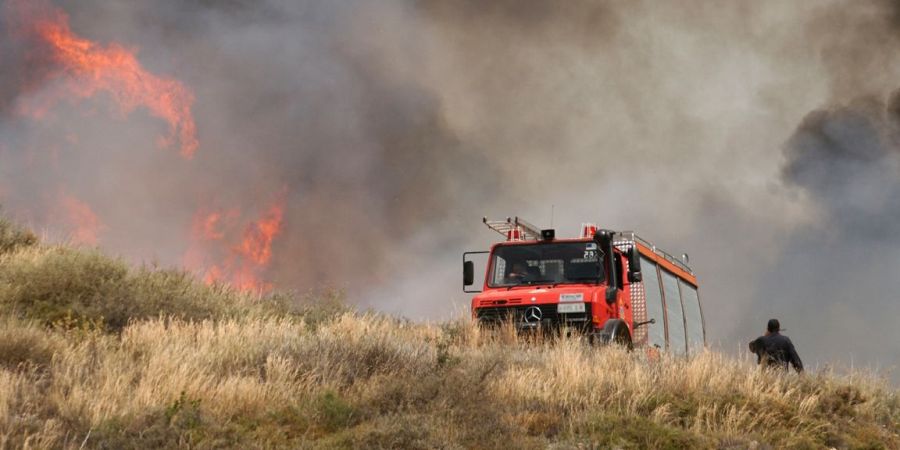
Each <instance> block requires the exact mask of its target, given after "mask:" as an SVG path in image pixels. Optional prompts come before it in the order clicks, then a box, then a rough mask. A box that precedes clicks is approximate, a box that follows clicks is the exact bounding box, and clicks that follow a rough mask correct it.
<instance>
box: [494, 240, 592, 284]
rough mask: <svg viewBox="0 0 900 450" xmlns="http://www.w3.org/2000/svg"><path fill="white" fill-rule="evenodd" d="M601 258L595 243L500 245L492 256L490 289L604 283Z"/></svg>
mask: <svg viewBox="0 0 900 450" xmlns="http://www.w3.org/2000/svg"><path fill="white" fill-rule="evenodd" d="M601 257H602V256H601V252H600V251H599V249H598V248H597V243H595V242H564V243H554V242H547V243H545V242H537V243H534V244H526V245H500V246H497V247H496V248H495V249H494V254H493V255H492V256H491V269H490V270H491V271H490V274H489V277H488V286H490V287H510V286H520V285H531V284H563V283H590V282H597V281H601V280H602V279H603V271H602V270H601V265H600V264H598V263H599V262H600V258H601Z"/></svg>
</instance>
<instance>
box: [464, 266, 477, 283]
mask: <svg viewBox="0 0 900 450" xmlns="http://www.w3.org/2000/svg"><path fill="white" fill-rule="evenodd" d="M474 283H475V263H474V262H472V261H465V262H463V286H471V285H473V284H474Z"/></svg>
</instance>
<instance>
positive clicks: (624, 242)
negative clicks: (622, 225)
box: [613, 231, 694, 275]
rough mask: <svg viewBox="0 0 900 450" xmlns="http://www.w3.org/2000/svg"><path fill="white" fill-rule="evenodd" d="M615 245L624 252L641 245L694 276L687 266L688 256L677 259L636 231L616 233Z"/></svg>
mask: <svg viewBox="0 0 900 450" xmlns="http://www.w3.org/2000/svg"><path fill="white" fill-rule="evenodd" d="M613 244H614V245H615V246H616V247H619V249H620V250H623V251H624V250H626V249H627V248H628V247H630V246H632V245H635V244H641V245H643V246H644V247H646V248H648V249H649V250H650V251H652V252H653V253H655V254H656V256H658V257H660V258H662V259H665V260H666V261H668V262H670V263H672V264H673V265H675V267H678V268H679V269H681V270H683V271H685V272H687V273H689V274H692V275H693V273H694V271H693V270H692V269H691V268H690V266H688V265H687V261H686V259H687V254H685V255H684V256H683V257H682V258H676V257H675V256H673V255H670V254H669V253H668V252H666V251H664V250H662V249H661V248H659V247H657V246H656V244H653V243H652V242H650V241H648V240H646V239H644V238H642V237H640V236H638V235H637V234H635V232H634V231H620V232H618V233H616V236H615V238H614V239H613Z"/></svg>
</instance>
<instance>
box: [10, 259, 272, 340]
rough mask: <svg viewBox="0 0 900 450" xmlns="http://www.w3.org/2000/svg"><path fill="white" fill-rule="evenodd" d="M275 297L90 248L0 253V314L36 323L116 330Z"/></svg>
mask: <svg viewBox="0 0 900 450" xmlns="http://www.w3.org/2000/svg"><path fill="white" fill-rule="evenodd" d="M285 310H286V306H284V301H283V300H279V299H277V298H265V299H256V298H254V297H253V296H251V295H248V294H244V293H240V292H237V291H234V290H232V289H229V288H228V287H226V286H207V285H204V284H202V283H199V282H198V281H196V280H195V279H194V278H193V277H192V276H191V275H190V274H188V273H186V272H183V271H177V270H159V269H150V268H139V269H132V268H129V267H128V266H127V265H126V264H125V263H124V262H122V261H121V260H118V259H113V258H110V257H107V256H105V255H103V254H101V253H100V252H99V251H96V250H76V249H72V248H66V247H32V248H29V249H26V250H21V251H18V252H15V253H9V254H6V255H3V256H0V312H3V311H6V313H7V314H12V315H15V316H16V317H19V318H25V319H33V320H37V321H39V322H41V323H44V324H47V325H50V324H61V323H62V324H66V323H68V324H70V325H72V326H75V327H80V326H83V325H84V324H85V323H88V324H90V323H101V324H102V325H103V326H104V327H106V328H107V329H109V330H111V331H120V330H121V329H122V328H123V327H125V325H126V324H127V323H128V322H129V321H130V320H143V319H148V318H153V317H174V318H180V319H186V320H203V319H216V318H225V317H235V316H246V315H260V314H263V315H264V314H276V313H283V312H284V311H285Z"/></svg>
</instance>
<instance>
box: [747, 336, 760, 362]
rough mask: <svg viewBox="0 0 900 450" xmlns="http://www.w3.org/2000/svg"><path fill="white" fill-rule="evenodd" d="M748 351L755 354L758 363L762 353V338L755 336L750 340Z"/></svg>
mask: <svg viewBox="0 0 900 450" xmlns="http://www.w3.org/2000/svg"><path fill="white" fill-rule="evenodd" d="M750 351H751V352H752V353H754V354H756V363H757V364H759V363H760V362H762V354H763V344H762V338H761V337H759V338H756V339H754V340H752V341H750Z"/></svg>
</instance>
